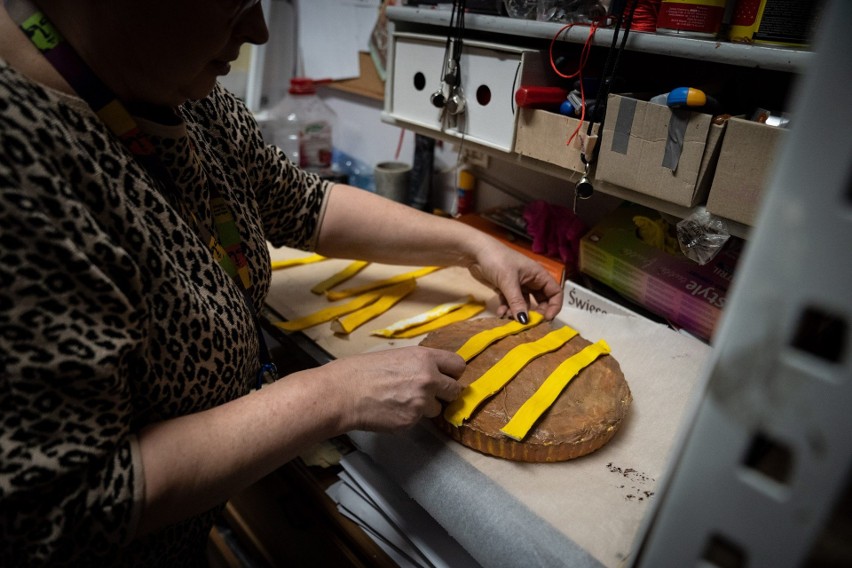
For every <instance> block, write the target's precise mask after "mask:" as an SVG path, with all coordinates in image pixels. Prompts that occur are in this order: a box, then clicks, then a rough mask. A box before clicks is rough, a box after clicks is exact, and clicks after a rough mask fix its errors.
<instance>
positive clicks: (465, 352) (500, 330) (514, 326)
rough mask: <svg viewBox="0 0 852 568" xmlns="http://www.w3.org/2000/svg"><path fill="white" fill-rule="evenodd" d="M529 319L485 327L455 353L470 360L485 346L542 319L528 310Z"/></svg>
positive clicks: (538, 314)
mask: <svg viewBox="0 0 852 568" xmlns="http://www.w3.org/2000/svg"><path fill="white" fill-rule="evenodd" d="M529 318H530V321H529V322H527V323H526V324H522V323H520V322H517V321H510V322H509V323H507V324H504V325H501V326H498V327H495V328H492V329H486V330H485V331H480V332H479V333H477V334H476V335H474V336H473V337H471V338H470V339H468V340H467V341H466V342H465V343H464V345H462V346H461V347H459V348H458V350H456V353H458V354H459V355H461V356H462V358H463V359H464V360H465V361H470V360H471V359H473V358H474V357H476V356H477V355H479V354H480V353H482V351H484V350H485V348H486V347H488V346H489V345H491V344H492V343H494V342H495V341H498V340H500V339H503V338H504V337H508V336H510V335H514V334H516V333H520V332H522V331H524V330H525V329H529V328H531V327H535V326H537V325H538V324H539V323H541V320H542V319H544V316H542V315H541V314H540V313H538V312H530V314H529Z"/></svg>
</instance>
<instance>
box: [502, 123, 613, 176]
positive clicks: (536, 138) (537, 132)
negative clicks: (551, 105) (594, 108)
mask: <svg viewBox="0 0 852 568" xmlns="http://www.w3.org/2000/svg"><path fill="white" fill-rule="evenodd" d="M519 110H520V112H519V113H518V128H517V138H516V139H515V152H517V153H518V154H521V155H522V156H528V157H530V158H535V159H536V160H541V161H543V162H547V163H549V164H555V165H557V166H560V167H562V168H565V169H568V170H572V171H575V172H582V171H583V162H582V160H581V159H580V154H581V152H582V146H581V140H582V139H583V138H584V137H585V136H586V132H588V128H589V123H588V122H583V123H582V124H583V125H582V127H581V128H580V130H579V132H578V133H577V136H575V137H574V139H573V140H572V141H571V145H570V146H569V145H568V139H569V138H570V137H571V133H572V132H574V131H575V130H577V126H579V125H580V121H579V120H578V119H576V118H573V117H570V116H564V115H561V114H557V113H554V112H548V111H546V110H541V109H534V108H522V109H519ZM597 132H598V125H597V124H595V125H594V127H593V130H592V133H593V134H597Z"/></svg>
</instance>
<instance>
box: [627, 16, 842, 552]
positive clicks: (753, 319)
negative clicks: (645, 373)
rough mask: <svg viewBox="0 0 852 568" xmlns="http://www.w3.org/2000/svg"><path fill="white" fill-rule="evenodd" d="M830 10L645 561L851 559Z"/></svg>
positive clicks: (836, 74)
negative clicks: (817, 101) (795, 119)
mask: <svg viewBox="0 0 852 568" xmlns="http://www.w3.org/2000/svg"><path fill="white" fill-rule="evenodd" d="M823 22H824V26H823V27H822V29H821V33H820V35H819V37H818V42H817V45H816V48H815V53H816V54H817V57H815V58H814V59H813V60H812V61H811V63H810V64H809V67H808V69H807V70H806V71H805V75H804V81H803V83H802V85H801V87H800V88H799V90H798V93H796V98H795V103H796V104H795V106H794V109H793V110H794V112H795V115H796V117H797V121H796V123H795V124H794V125H793V127H792V130H791V135H792V141H791V143H790V144H788V145H787V146H786V147H785V148H784V149H783V151H782V152H781V155H780V156H779V159H778V160H777V161H776V164H777V165H776V168H775V171H774V174H773V176H772V179H771V181H770V183H769V186H768V192H767V194H766V197H765V199H764V202H763V207H762V209H761V213H760V216H759V218H758V220H757V223H756V225H755V230H754V234H753V235H752V238H751V239H750V241H749V245H750V249H749V251H748V254H747V256H746V257H745V258H744V262H743V263H742V265H741V266H740V267H739V268H738V276H737V281H736V282H735V284H734V289H733V291H732V294H731V296H730V301H729V303H728V305H727V307H726V312H725V316H724V319H723V321H722V325H721V327H720V329H719V332H718V334H717V338H716V342H715V350H714V359H715V360H714V363H713V364H712V366H711V369H710V372H709V381H708V384H707V389H706V395H705V396H704V398H703V400H702V402H701V404H700V406H699V408H698V410H697V412H696V414H695V420H694V422H693V427H692V429H691V431H690V432H689V433H688V435H686V436H685V438H684V444H683V446H682V450H681V451H680V453H679V458H678V459H677V460H676V462H674V463H673V465H672V468H671V471H670V474H669V478H668V481H667V483H666V485H665V489H664V492H663V493H662V494H661V499H660V500H659V501H657V503H658V510H657V512H656V514H655V515H654V516H653V517H652V518H651V519H650V520H649V522H648V523H647V533H646V538H645V539H644V542H643V545H642V547H641V550H640V551H639V552H640V555H639V562H638V566H640V567H641V568H645V567H648V568H651V567H658V566H721V567H724V568H742V567H745V566H773V567H787V566H820V567H822V566H826V567H831V566H850V565H852V539H850V536H852V532H850V530H852V519H850V518H849V510H850V509H849V507H850V499H852V496H850V490H852V485H850V473H852V439H850V436H849V433H850V431H852V412H850V408H852V294H850V287H849V283H850V281H852V263H850V260H849V259H850V256H849V254H850V251H852V136H850V129H852V109H850V107H849V105H848V104H847V101H848V100H849V98H850V97H852V64H850V58H849V53H850V52H852V35H851V34H849V31H848V26H849V24H850V23H852V3H849V2H845V1H835V2H833V3H831V5H830V6H827V11H826V12H825V13H824V17H823ZM826 92H831V93H832V97H830V98H825V99H823V93H826ZM817 99H823V103H822V104H819V105H814V104H812V101H814V100H817ZM805 165H807V166H806V167H803V166H805ZM838 513H839V514H838Z"/></svg>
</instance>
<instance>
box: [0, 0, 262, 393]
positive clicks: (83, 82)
mask: <svg viewBox="0 0 852 568" xmlns="http://www.w3.org/2000/svg"><path fill="white" fill-rule="evenodd" d="M8 4H10V5H11V4H13V3H12V2H8ZM15 4H17V5H16V6H15V12H13V11H12V10H10V13H11V14H12V17H13V18H15V20H16V21H17V23H18V25H19V26H20V28H21V30H22V31H23V32H24V33H25V34H26V35H27V37H29V38H30V41H32V43H33V45H35V46H36V48H38V50H39V51H40V52H41V53H42V55H43V56H44V57H45V59H47V61H48V62H49V63H50V64H51V65H52V66H53V67H54V68H55V69H56V70H57V71H58V72H59V74H60V75H62V77H63V78H64V79H65V80H66V81H67V82H68V84H69V85H71V88H72V89H74V91H75V92H76V93H77V94H78V95H79V96H80V98H82V99H83V100H84V101H86V103H87V104H88V105H89V106H90V107H91V109H92V110H93V111H94V112H95V114H97V115H98V118H100V119H101V121H102V122H103V123H104V124H105V125H106V126H107V128H109V129H110V130H111V131H112V132H113V134H115V135H116V136H117V137H118V138H119V139H120V140H121V142H122V143H123V144H124V146H125V147H126V148H127V149H128V150H129V151H130V152H131V153H132V154H133V155H134V157H135V158H136V159H137V160H139V161H140V162H141V163H142V165H143V166H145V167H146V168H147V169H148V171H149V172H151V174H152V175H154V176H155V177H156V178H157V179H159V180H160V181H162V182H163V183H164V184H166V186H167V187H168V188H169V190H170V191H172V192H173V193H174V194H175V198H178V195H177V194H178V190H177V187H176V186H175V183H174V180H173V179H172V176H171V175H170V174H169V171H168V169H166V167H165V165H164V164H163V163H162V161H161V160H160V157H159V155H158V154H157V150H156V147H155V146H154V144H153V143H152V142H151V140H150V139H149V138H148V136H147V135H146V134H145V133H144V132H143V131H142V130H141V129H140V128H139V125H138V124H137V123H136V120H135V119H134V118H133V117H132V116H131V114H130V113H129V112H128V111H127V109H126V108H125V106H124V105H123V104H122V103H121V101H119V100H118V98H117V97H116V96H115V95H114V94H113V93H112V91H110V89H109V88H108V87H107V86H106V85H105V84H104V83H103V81H101V80H100V79H99V78H98V77H97V76H96V75H95V73H94V72H93V71H92V70H91V68H89V66H88V65H87V64H86V63H85V62H84V61H83V60H82V59H81V58H80V56H79V55H78V54H77V52H76V51H75V50H74V48H73V47H71V45H70V44H69V43H68V42H67V41H64V39H63V38H62V36H61V34H60V33H59V32H58V31H57V30H56V28H55V27H54V26H53V24H52V23H51V22H50V20H48V19H47V16H45V15H44V13H42V12H41V11H39V10H38V9H36V8H35V7H34V6H32V5H31V4H30V3H29V2H26V1H21V2H16V3H15ZM208 188H209V190H210V207H211V209H212V211H213V218H214V222H215V224H216V232H217V233H218V236H217V235H214V234H212V233H211V231H210V230H209V229H208V228H207V226H206V225H205V224H203V223H199V222H198V220H197V219H196V217H195V214H194V213H191V212H190V215H191V217H192V220H193V223H194V224H195V226H196V227H197V228H198V230H199V232H200V233H201V237H202V239H203V240H204V241H205V242H207V245H208V247H209V249H210V252H211V254H212V255H213V258H215V259H216V261H217V262H219V264H220V265H221V266H222V268H223V269H224V270H225V271H226V272H227V273H228V275H230V276H231V277H232V278H233V279H234V280H235V281H236V282H237V283H238V285H239V286H240V290H241V291H242V292H243V296H244V297H245V299H246V302H247V303H248V306H249V309H250V310H251V313H252V315H253V316H254V320H255V328H256V332H257V336H258V344H259V347H260V362H261V365H260V370H259V371H258V373H257V388H260V387H261V386H262V385H263V382H264V381H265V380H267V379H268V380H274V379H277V378H278V370H277V369H276V367H275V364H274V363H272V361H271V358H270V356H269V349H268V347H267V345H266V341H265V339H264V336H263V331H262V330H261V327H260V320H259V316H258V314H257V310H255V308H254V302H253V301H252V299H251V289H252V281H251V273H250V271H249V267H248V259H247V258H246V256H245V254H244V247H243V241H242V238H241V237H240V233H239V230H238V229H237V226H236V222H235V220H234V215H233V213H232V211H231V208H230V207H228V204H227V203H226V202H225V199H224V198H223V197H222V195H221V194H220V193H219V191H218V189H217V188H216V187H215V186H214V185H212V184H210V183H209V182H208Z"/></svg>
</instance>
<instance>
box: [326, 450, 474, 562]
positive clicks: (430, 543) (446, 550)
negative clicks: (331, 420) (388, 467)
mask: <svg viewBox="0 0 852 568" xmlns="http://www.w3.org/2000/svg"><path fill="white" fill-rule="evenodd" d="M340 464H341V465H342V466H343V471H342V472H341V473H340V475H339V477H340V481H338V482H337V483H335V484H334V485H332V486H331V487H329V488H328V490H327V491H326V493H327V494H328V496H329V497H331V499H332V500H333V501H334V502H335V503H337V508H338V510H339V511H340V512H341V513H342V514H343V515H345V516H346V517H348V518H349V519H351V520H352V521H354V522H355V523H357V524H358V525H359V526H360V527H361V528H362V529H364V532H366V533H367V535H369V536H370V537H371V538H372V539H373V540H374V541H375V542H376V544H378V545H379V546H380V547H381V548H382V549H383V550H384V551H385V553H387V555H388V556H390V557H391V558H392V559H393V560H394V561H395V562H396V563H397V564H399V565H400V566H401V567H403V568H409V567H411V568H441V567H448V568H450V567H458V566H464V567H466V568H467V567H471V568H477V567H479V566H480V565H479V564H478V563H477V562H476V561H475V560H474V559H473V558H472V557H471V556H470V555H469V554H468V553H467V552H466V551H465V550H464V549H463V548H462V547H461V546H460V545H459V544H458V543H457V542H456V541H455V540H454V539H453V538H452V537H451V536H450V535H449V534H447V532H446V530H444V529H443V528H442V527H441V525H439V524H438V523H437V522H436V521H435V520H434V519H433V518H432V517H431V516H430V515H429V514H428V513H427V512H426V511H425V510H424V509H423V508H422V507H421V506H420V505H418V504H417V503H416V502H415V501H414V500H412V499H411V498H410V497H409V496H408V495H406V494H405V492H404V491H402V489H401V488H400V487H399V485H397V484H396V483H395V482H393V481H390V480H389V479H387V478H386V477H385V476H384V474H383V473H381V472H380V471H379V470H377V469H376V466H375V465H374V464H373V463H372V461H371V460H370V458H369V457H367V456H366V454H363V453H361V452H357V451H356V452H352V453H350V454H348V455H346V456H345V457H344V458H343V459H342V460H341V462H340Z"/></svg>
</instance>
